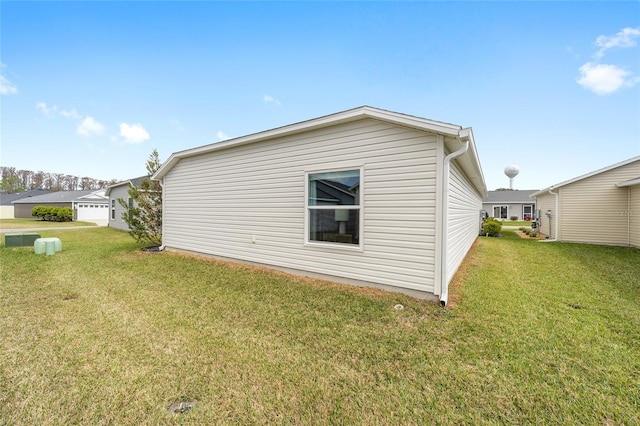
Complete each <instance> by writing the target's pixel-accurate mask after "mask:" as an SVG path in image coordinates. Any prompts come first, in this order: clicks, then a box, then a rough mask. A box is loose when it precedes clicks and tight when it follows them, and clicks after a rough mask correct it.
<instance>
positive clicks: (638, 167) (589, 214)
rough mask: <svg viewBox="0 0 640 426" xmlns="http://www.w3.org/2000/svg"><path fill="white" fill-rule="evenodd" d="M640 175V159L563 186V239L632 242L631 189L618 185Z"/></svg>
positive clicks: (622, 243) (614, 242)
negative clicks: (630, 239) (630, 221)
mask: <svg viewBox="0 0 640 426" xmlns="http://www.w3.org/2000/svg"><path fill="white" fill-rule="evenodd" d="M638 175H640V161H636V162H633V163H630V164H627V165H625V166H621V167H618V168H616V169H613V170H609V171H606V172H603V173H600V174H597V175H594V176H590V177H588V178H585V179H582V180H579V181H576V182H573V183H571V184H568V185H566V186H563V187H562V188H560V194H561V196H560V214H561V218H560V220H561V223H560V226H561V227H562V231H561V240H562V241H571V242H584V243H594V244H612V245H628V242H629V228H628V220H627V209H628V190H627V188H618V187H616V184H617V183H619V182H623V181H625V180H629V179H632V178H635V177H637V176H638Z"/></svg>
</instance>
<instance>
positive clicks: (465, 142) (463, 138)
mask: <svg viewBox="0 0 640 426" xmlns="http://www.w3.org/2000/svg"><path fill="white" fill-rule="evenodd" d="M463 133H464V134H463ZM456 139H457V140H458V142H460V144H461V147H460V149H458V150H457V151H454V152H452V153H450V154H448V155H447V156H446V157H445V158H444V161H443V166H444V167H443V176H442V179H443V180H442V182H443V186H442V189H443V197H442V243H441V246H440V286H441V287H440V288H441V291H440V305H442V306H443V307H444V306H446V305H447V300H448V298H449V282H448V281H447V247H448V241H447V235H448V228H449V227H448V221H449V217H448V216H449V214H448V211H449V174H450V173H449V170H450V167H451V161H452V160H454V159H455V158H457V157H460V156H461V155H463V154H464V153H466V152H467V151H468V150H469V143H470V142H469V133H468V130H467V129H462V130H460V131H458V136H457V137H456Z"/></svg>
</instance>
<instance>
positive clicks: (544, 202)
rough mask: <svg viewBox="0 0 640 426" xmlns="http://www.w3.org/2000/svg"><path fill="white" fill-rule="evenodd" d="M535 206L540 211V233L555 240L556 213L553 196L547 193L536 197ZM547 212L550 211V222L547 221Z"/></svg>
mask: <svg viewBox="0 0 640 426" xmlns="http://www.w3.org/2000/svg"><path fill="white" fill-rule="evenodd" d="M554 192H556V191H554ZM536 206H537V209H538V210H539V211H540V217H539V219H540V232H541V233H542V234H544V235H546V236H547V237H549V238H551V239H553V238H556V235H555V232H556V228H555V226H556V224H555V220H556V217H557V212H556V198H555V195H552V194H549V193H546V194H541V195H538V196H537V197H536ZM548 210H551V220H549V218H548V217H547V215H546V212H547V211H548ZM549 225H551V229H549Z"/></svg>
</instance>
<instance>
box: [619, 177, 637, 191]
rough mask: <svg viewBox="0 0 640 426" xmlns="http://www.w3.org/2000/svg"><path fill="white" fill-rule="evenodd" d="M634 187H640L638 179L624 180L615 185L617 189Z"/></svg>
mask: <svg viewBox="0 0 640 426" xmlns="http://www.w3.org/2000/svg"><path fill="white" fill-rule="evenodd" d="M635 185H640V177H637V178H635V179H629V180H625V181H624V182H620V183H617V184H616V186H617V187H618V188H624V187H627V186H635Z"/></svg>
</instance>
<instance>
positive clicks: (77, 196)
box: [14, 189, 107, 204]
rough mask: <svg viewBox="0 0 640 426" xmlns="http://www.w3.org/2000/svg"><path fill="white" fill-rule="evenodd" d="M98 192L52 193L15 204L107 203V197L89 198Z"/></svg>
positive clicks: (24, 199)
mask: <svg viewBox="0 0 640 426" xmlns="http://www.w3.org/2000/svg"><path fill="white" fill-rule="evenodd" d="M94 192H98V191H96V190H95V189H92V190H88V191H58V192H51V193H49V194H44V195H38V196H37V197H30V198H23V199H20V200H17V201H14V204H27V203H71V202H73V201H86V202H96V201H101V202H105V203H106V202H107V199H106V198H105V197H100V196H98V195H95V196H92V197H87V196H88V195H90V194H92V193H94Z"/></svg>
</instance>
